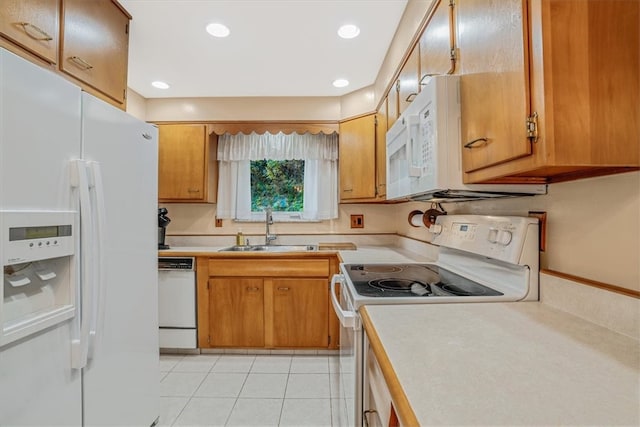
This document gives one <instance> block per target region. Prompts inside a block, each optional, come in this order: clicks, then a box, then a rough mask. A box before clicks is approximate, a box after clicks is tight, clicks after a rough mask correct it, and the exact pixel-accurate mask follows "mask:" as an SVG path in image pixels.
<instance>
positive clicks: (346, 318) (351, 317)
mask: <svg viewBox="0 0 640 427" xmlns="http://www.w3.org/2000/svg"><path fill="white" fill-rule="evenodd" d="M338 282H340V283H344V276H343V275H342V274H334V275H333V277H332V278H331V290H330V293H331V304H332V305H333V310H334V311H335V312H336V315H337V316H338V319H340V324H341V325H342V326H344V327H345V328H355V326H356V321H355V317H356V314H355V312H353V311H345V310H343V309H342V307H340V302H339V301H338V297H337V296H336V283H338Z"/></svg>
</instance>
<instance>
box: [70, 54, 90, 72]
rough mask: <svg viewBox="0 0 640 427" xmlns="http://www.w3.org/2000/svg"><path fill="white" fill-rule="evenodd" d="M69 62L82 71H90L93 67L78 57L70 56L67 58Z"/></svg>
mask: <svg viewBox="0 0 640 427" xmlns="http://www.w3.org/2000/svg"><path fill="white" fill-rule="evenodd" d="M69 61H71V62H73V63H74V64H75V65H77V66H78V67H80V68H82V69H83V70H90V69H92V68H93V65H91V64H89V63H88V62H87V61H85V60H84V59H82V58H80V57H79V56H71V57H69Z"/></svg>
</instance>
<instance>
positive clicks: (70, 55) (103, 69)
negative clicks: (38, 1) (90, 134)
mask: <svg viewBox="0 0 640 427" xmlns="http://www.w3.org/2000/svg"><path fill="white" fill-rule="evenodd" d="M62 4H63V16H64V20H63V28H62V43H61V55H60V56H61V59H60V69H61V70H62V71H64V72H65V73H67V74H69V75H71V76H73V77H75V78H76V79H78V80H80V81H82V82H84V83H86V84H88V85H89V86H92V87H93V88H95V89H97V90H98V91H100V92H102V93H104V94H105V95H107V96H108V97H109V98H111V99H113V100H114V101H116V102H118V103H124V101H125V96H126V89H127V61H128V54H129V18H130V17H129V16H128V15H127V14H125V12H124V11H123V10H122V9H121V8H120V7H119V6H118V5H117V4H115V3H113V2H112V1H111V0H91V1H87V0H64V1H63V3H62ZM97 29H99V31H96V30H97Z"/></svg>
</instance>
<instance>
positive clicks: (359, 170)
mask: <svg viewBox="0 0 640 427" xmlns="http://www.w3.org/2000/svg"><path fill="white" fill-rule="evenodd" d="M375 156H376V125H375V114H370V115H368V116H364V117H359V118H356V119H352V120H348V121H345V122H342V123H340V136H339V162H340V200H353V199H373V198H375V196H376V188H375V186H376V184H375V182H376V170H375V168H376V158H375Z"/></svg>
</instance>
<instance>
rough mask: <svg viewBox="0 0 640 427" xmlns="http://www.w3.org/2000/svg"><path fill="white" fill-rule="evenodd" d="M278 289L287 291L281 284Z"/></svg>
mask: <svg viewBox="0 0 640 427" xmlns="http://www.w3.org/2000/svg"><path fill="white" fill-rule="evenodd" d="M278 290H279V291H288V290H289V288H285V287H284V286H281V287H279V288H278Z"/></svg>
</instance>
